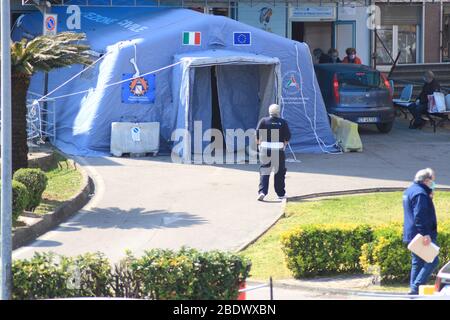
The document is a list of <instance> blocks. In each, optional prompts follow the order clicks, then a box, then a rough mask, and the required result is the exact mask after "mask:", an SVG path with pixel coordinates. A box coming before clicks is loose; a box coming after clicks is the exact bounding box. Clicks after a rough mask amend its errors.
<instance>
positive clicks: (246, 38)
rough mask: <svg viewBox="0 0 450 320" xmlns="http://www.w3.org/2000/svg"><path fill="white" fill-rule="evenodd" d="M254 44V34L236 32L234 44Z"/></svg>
mask: <svg viewBox="0 0 450 320" xmlns="http://www.w3.org/2000/svg"><path fill="white" fill-rule="evenodd" d="M251 44H252V34H251V33H250V32H234V33H233V45H235V46H250V45H251Z"/></svg>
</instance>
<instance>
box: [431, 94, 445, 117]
mask: <svg viewBox="0 0 450 320" xmlns="http://www.w3.org/2000/svg"><path fill="white" fill-rule="evenodd" d="M433 96H434V102H435V103H436V110H437V112H445V110H446V107H445V96H444V94H443V93H442V92H435V93H433Z"/></svg>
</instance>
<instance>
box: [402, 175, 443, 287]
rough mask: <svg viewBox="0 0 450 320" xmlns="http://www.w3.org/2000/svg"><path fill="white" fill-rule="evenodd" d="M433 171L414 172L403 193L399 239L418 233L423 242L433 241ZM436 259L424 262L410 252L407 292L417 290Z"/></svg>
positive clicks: (436, 263)
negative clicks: (409, 276)
mask: <svg viewBox="0 0 450 320" xmlns="http://www.w3.org/2000/svg"><path fill="white" fill-rule="evenodd" d="M434 180H435V174H434V171H433V170H432V169H430V168H427V169H423V170H420V171H418V172H417V173H416V176H415V178H414V183H413V184H412V185H411V186H410V187H409V188H408V189H406V191H405V193H404V194H403V209H404V220H405V221H404V225H403V242H405V243H409V242H410V241H411V240H412V239H413V238H414V237H415V236H416V235H417V234H418V233H420V234H421V235H422V236H424V238H423V244H424V245H426V246H427V245H430V243H431V242H433V243H436V240H437V219H436V211H435V209H434V204H433V190H434V188H435V182H434ZM438 263H439V259H438V257H436V258H435V259H434V261H433V262H431V263H427V262H425V261H424V260H422V259H421V258H419V257H418V256H417V255H415V254H414V253H412V263H411V264H412V267H411V280H410V287H411V290H410V292H409V294H418V293H419V286H421V285H424V284H426V283H427V281H428V278H429V277H430V275H431V273H432V272H433V270H434V269H435V268H436V267H437V265H438Z"/></svg>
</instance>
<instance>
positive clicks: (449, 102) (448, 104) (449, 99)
mask: <svg viewBox="0 0 450 320" xmlns="http://www.w3.org/2000/svg"><path fill="white" fill-rule="evenodd" d="M445 109H446V110H447V111H450V94H448V95H446V96H445Z"/></svg>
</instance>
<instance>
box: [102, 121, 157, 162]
mask: <svg viewBox="0 0 450 320" xmlns="http://www.w3.org/2000/svg"><path fill="white" fill-rule="evenodd" d="M159 126H160V125H159V122H142V123H133V122H113V123H112V124H111V153H112V154H113V155H114V156H115V157H121V156H122V155H123V154H124V153H130V154H145V153H152V154H153V155H154V156H156V155H157V154H158V151H159Z"/></svg>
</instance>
